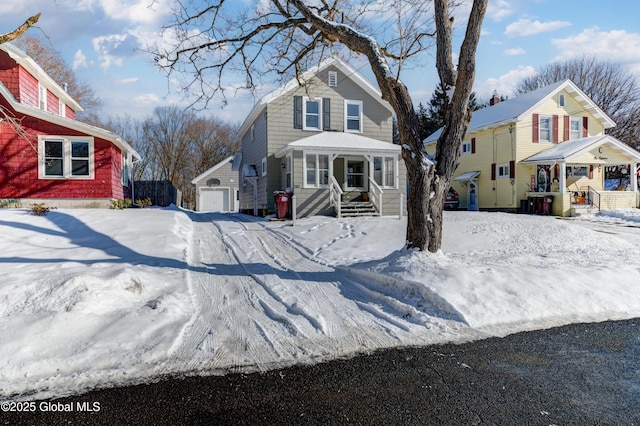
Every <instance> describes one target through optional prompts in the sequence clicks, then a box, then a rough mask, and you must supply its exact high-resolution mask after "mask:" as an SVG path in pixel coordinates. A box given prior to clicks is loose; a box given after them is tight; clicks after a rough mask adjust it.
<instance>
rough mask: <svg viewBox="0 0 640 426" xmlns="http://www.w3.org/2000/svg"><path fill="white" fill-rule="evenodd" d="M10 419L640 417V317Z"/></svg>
mask: <svg viewBox="0 0 640 426" xmlns="http://www.w3.org/2000/svg"><path fill="white" fill-rule="evenodd" d="M23 408H24V407H23ZM54 409H58V410H62V409H69V410H70V411H62V412H60V411H57V412H54V411H52V410H54ZM88 409H92V411H88ZM0 424H10V425H13V424H16V425H17V424H20V425H22V424H25V425H26V424H28V425H41V424H47V425H49V424H51V425H53V424H56V425H67V424H69V425H91V424H104V425H116V424H118V425H125V424H145V425H146V424H153V425H165V424H166V425H179V424H190V425H191V424H193V425H199V424H202V425H205V424H206V425H215V424H223V425H227V424H232V425H236V424H237V425H240V424H250V425H271V424H278V425H314V424H322V425H333V424H335V425H338V424H339V425H342V424H358V425H360V424H362V425H374V424H375V425H381V424H394V425H395V424H398V425H493V424H496V425H525V424H526V425H640V319H633V320H629V321H617V322H604V323H598V324H577V325H571V326H566V327H560V328H554V329H550V330H543V331H535V332H526V333H519V334H515V335H511V336H507V337H505V338H491V339H487V340H482V341H477V342H472V343H467V344H461V345H438V346H428V347H423V348H406V349H395V350H385V351H378V352H375V353H372V354H368V355H362V356H358V357H355V358H353V359H349V360H337V361H332V362H328V363H323V364H318V365H313V366H297V367H292V368H287V369H283V370H277V371H271V372H268V373H262V374H259V373H258V374H248V375H242V374H229V375H226V376H216V377H197V378H196V377H191V378H183V379H180V378H178V379H175V378H174V379H168V380H165V381H162V382H159V383H154V384H148V385H139V386H132V387H127V388H120V389H106V390H100V391H95V392H91V393H88V394H86V395H82V396H77V397H72V398H64V399H59V400H54V401H36V402H35V412H26V413H16V412H6V411H5V412H0Z"/></svg>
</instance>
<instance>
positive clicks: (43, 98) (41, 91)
mask: <svg viewBox="0 0 640 426" xmlns="http://www.w3.org/2000/svg"><path fill="white" fill-rule="evenodd" d="M38 109H39V110H41V111H46V110H47V88H46V86H43V85H42V84H40V82H38Z"/></svg>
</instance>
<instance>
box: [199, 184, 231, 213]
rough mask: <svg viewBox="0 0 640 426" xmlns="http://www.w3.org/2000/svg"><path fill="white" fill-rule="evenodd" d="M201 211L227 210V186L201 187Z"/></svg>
mask: <svg viewBox="0 0 640 426" xmlns="http://www.w3.org/2000/svg"><path fill="white" fill-rule="evenodd" d="M200 211H201V212H226V211H229V188H201V189H200Z"/></svg>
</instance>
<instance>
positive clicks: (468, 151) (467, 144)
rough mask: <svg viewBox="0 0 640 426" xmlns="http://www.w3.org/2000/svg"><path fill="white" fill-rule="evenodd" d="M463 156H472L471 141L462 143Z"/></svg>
mask: <svg viewBox="0 0 640 426" xmlns="http://www.w3.org/2000/svg"><path fill="white" fill-rule="evenodd" d="M462 154H471V141H469V142H463V143H462Z"/></svg>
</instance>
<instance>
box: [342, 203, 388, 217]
mask: <svg viewBox="0 0 640 426" xmlns="http://www.w3.org/2000/svg"><path fill="white" fill-rule="evenodd" d="M341 207H342V211H341V216H342V217H362V216H370V217H373V216H378V215H379V213H378V210H377V209H376V207H375V206H374V205H373V203H372V202H370V201H349V202H344V203H342V205H341Z"/></svg>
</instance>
